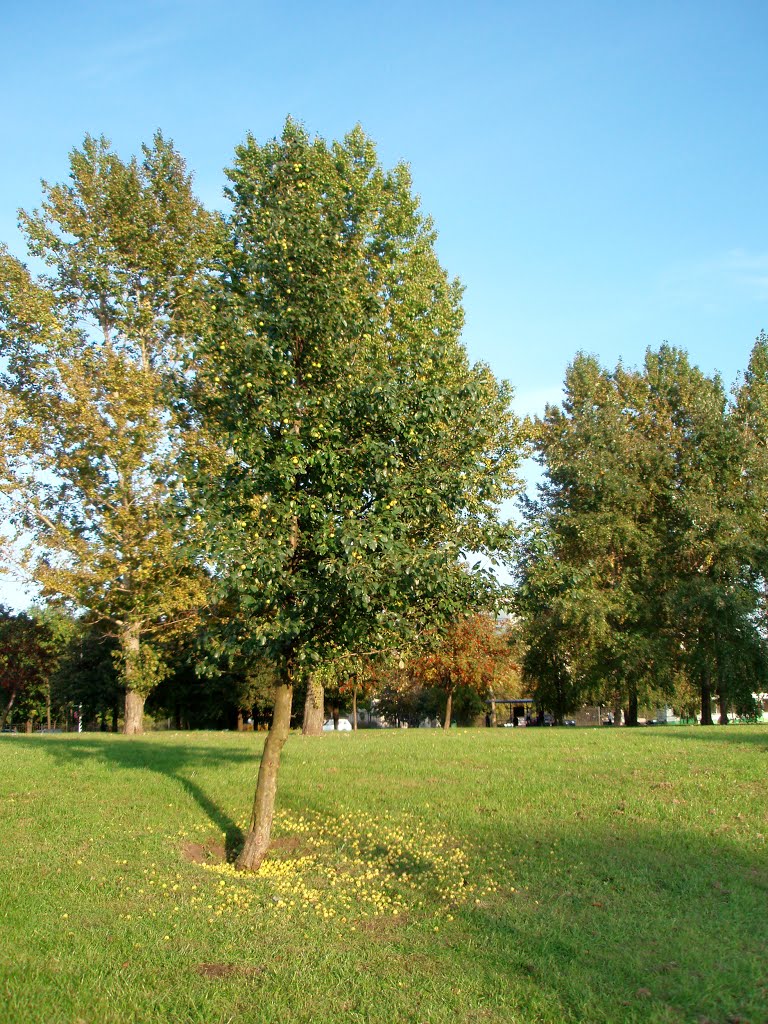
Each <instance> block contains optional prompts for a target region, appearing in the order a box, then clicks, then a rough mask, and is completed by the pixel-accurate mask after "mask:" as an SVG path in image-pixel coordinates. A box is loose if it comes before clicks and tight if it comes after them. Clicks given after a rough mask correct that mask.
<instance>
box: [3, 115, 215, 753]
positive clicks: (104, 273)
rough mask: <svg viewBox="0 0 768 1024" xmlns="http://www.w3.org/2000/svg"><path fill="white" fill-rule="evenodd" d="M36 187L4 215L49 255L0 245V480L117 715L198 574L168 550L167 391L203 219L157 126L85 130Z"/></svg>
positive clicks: (191, 297) (175, 500)
mask: <svg viewBox="0 0 768 1024" xmlns="http://www.w3.org/2000/svg"><path fill="white" fill-rule="evenodd" d="M43 193H44V199H43V202H42V205H41V207H40V209H39V210H36V211H34V212H33V213H31V214H26V213H22V214H21V226H22V228H23V230H24V232H25V234H26V237H27V242H28V246H29V252H30V254H31V255H32V256H33V257H35V258H36V259H37V260H40V261H42V263H43V264H44V265H45V266H46V268H47V271H48V273H47V274H45V275H41V276H40V277H38V278H35V277H33V275H32V274H31V273H30V272H29V270H28V269H27V268H26V266H25V265H24V264H22V263H21V262H20V261H19V260H18V259H16V258H14V257H13V256H12V255H10V253H9V252H8V251H7V250H5V249H0V345H1V348H0V353H1V354H2V357H3V361H4V368H3V373H2V375H1V376H0V426H2V429H3V435H4V437H5V438H6V439H7V444H6V446H5V448H4V450H3V452H2V454H0V493H1V494H2V501H3V507H4V508H3V510H4V512H5V514H6V515H7V517H8V519H9V520H10V522H11V524H12V526H13V527H14V529H15V533H16V540H17V543H18V545H21V548H22V551H21V555H20V558H21V563H22V564H21V569H22V571H23V573H24V574H25V575H26V576H28V577H30V578H31V579H33V580H35V581H36V582H37V583H38V584H39V586H40V588H41V590H42V593H43V595H44V596H50V595H55V596H57V597H59V598H63V599H64V600H65V601H66V602H68V603H69V604H70V605H71V606H72V607H74V608H77V609H87V610H89V611H90V612H92V613H93V614H95V615H98V616H100V617H101V618H102V619H103V620H105V621H107V622H109V623H110V624H111V627H112V628H113V630H114V631H115V633H116V635H117V636H118V638H119V649H120V652H121V659H122V676H123V680H124V683H125V687H126V700H125V731H126V732H127V733H134V732H139V731H141V728H142V714H143V707H144V700H145V697H146V695H147V693H148V691H149V690H150V689H151V687H152V685H153V683H154V681H155V680H156V679H157V678H158V677H159V675H161V674H162V668H161V665H160V661H159V658H158V656H157V654H156V652H153V649H152V646H151V643H145V641H151V638H152V637H153V636H154V635H155V634H156V633H157V632H158V631H160V632H163V633H166V632H167V631H168V630H169V629H171V628H172V624H173V623H174V622H175V621H177V620H178V619H179V617H180V616H183V615H184V614H185V613H186V612H187V611H188V610H189V609H190V608H192V607H194V606H195V605H196V604H197V603H199V602H200V600H201V595H202V589H203V585H204V576H203V574H202V572H201V571H200V570H199V569H197V568H196V567H194V566H193V565H192V564H191V562H190V561H188V560H185V559H184V558H182V557H181V550H182V547H183V544H182V540H183V539H184V537H185V535H186V536H187V537H190V535H192V534H193V533H194V532H195V530H197V531H198V532H199V531H200V524H199V523H198V524H196V523H195V521H194V520H190V521H188V522H186V523H182V520H181V518H180V516H179V508H180V502H179V494H180V493H181V491H182V490H183V488H182V487H181V480H180V474H179V471H178V465H177V462H178V449H179V445H178V442H179V438H180V436H181V434H182V433H183V432H184V429H185V424H184V423H183V422H182V420H181V418H180V417H179V416H178V415H176V412H175V409H174V405H173V402H172V396H173V392H174V389H175V387H176V384H177V378H178V375H179V370H180V365H181V358H182V355H183V353H184V350H185V349H186V348H187V346H188V343H189V339H190V337H191V335H192V333H194V332H195V331H196V330H197V329H198V326H199V323H200V321H201V318H202V317H203V316H204V311H205V305H204V303H203V300H202V297H201V291H200V288H199V283H200V279H201V276H202V274H203V272H204V271H205V269H206V267H207V265H208V264H209V261H210V254H211V251H212V248H211V247H212V244H213V237H214V222H213V221H212V219H211V218H210V217H209V215H208V214H207V213H206V212H205V211H204V210H203V208H202V207H201V206H200V204H199V203H198V201H197V200H196V199H195V197H194V195H193V192H192V186H191V180H190V177H189V175H188V174H187V172H186V170H185V167H184V163H183V161H182V160H181V158H180V157H179V155H178V154H177V153H176V152H175V151H174V149H173V147H172V146H171V144H170V143H168V142H167V141H166V140H165V139H163V137H162V136H161V135H159V134H158V135H156V136H155V139H154V141H153V143H152V145H151V146H145V147H144V148H143V156H142V159H141V160H136V159H131V160H130V161H128V162H124V161H123V160H121V159H120V158H119V157H118V156H117V155H116V154H115V153H114V152H113V150H112V149H111V148H110V146H109V144H108V142H107V141H106V140H104V139H103V138H101V139H93V138H90V137H88V138H86V139H85V142H84V144H83V146H82V148H81V149H79V150H77V149H76V150H74V151H73V152H72V154H71V156H70V177H69V182H68V183H66V184H61V185H48V184H46V183H45V182H44V183H43Z"/></svg>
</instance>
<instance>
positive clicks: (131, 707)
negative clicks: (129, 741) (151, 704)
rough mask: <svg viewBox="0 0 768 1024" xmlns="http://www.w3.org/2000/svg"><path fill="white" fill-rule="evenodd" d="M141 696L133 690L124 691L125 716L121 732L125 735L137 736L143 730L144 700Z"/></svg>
mask: <svg viewBox="0 0 768 1024" xmlns="http://www.w3.org/2000/svg"><path fill="white" fill-rule="evenodd" d="M145 700H146V697H142V695H141V694H140V693H137V692H136V691H135V690H126V691H125V718H124V720H123V732H124V733H125V735H126V736H138V735H140V734H141V733H143V732H144V702H145Z"/></svg>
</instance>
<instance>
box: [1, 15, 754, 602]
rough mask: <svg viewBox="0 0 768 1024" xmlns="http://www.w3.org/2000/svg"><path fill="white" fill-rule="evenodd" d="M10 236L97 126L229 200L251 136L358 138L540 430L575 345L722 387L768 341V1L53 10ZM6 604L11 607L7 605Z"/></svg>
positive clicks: (12, 89) (23, 102)
mask: <svg viewBox="0 0 768 1024" xmlns="http://www.w3.org/2000/svg"><path fill="white" fill-rule="evenodd" d="M4 6H5V8H6V9H5V10H4V13H3V17H2V24H3V33H2V41H1V42H0V85H1V87H2V95H3V96H4V97H5V103H4V105H3V113H2V122H3V124H2V128H3V131H2V138H3V141H4V146H3V150H4V152H3V158H2V159H1V160H0V240H2V241H5V242H6V243H7V244H8V245H9V246H10V248H11V250H12V251H14V252H16V253H17V254H19V255H21V254H22V253H23V244H22V239H21V236H20V235H19V232H18V229H17V227H16V208H17V207H19V206H22V207H25V208H30V207H33V206H34V205H35V204H36V203H37V201H38V200H39V196H40V188H39V182H40V179H41V178H46V179H47V180H49V181H58V180H61V179H62V178H63V177H64V176H65V175H66V173H67V154H68V152H69V150H71V149H72V148H73V147H74V146H76V145H79V143H80V142H81V141H82V138H83V135H84V134H85V133H86V132H90V133H91V134H101V133H103V134H105V135H107V136H108V137H109V138H111V139H112V141H113V143H114V144H115V146H116V147H117V148H118V150H119V151H120V152H121V153H123V154H124V155H125V156H128V155H129V154H131V153H133V152H135V151H136V150H137V149H138V147H139V146H140V144H141V142H142V141H145V140H148V139H150V138H151V136H152V133H153V132H154V130H155V129H156V128H161V129H162V130H163V132H164V133H165V134H166V135H167V136H170V137H171V138H172V139H173V140H174V142H175V143H176V145H177V147H178V148H179V150H180V151H181V152H182V153H183V154H184V156H185V157H186V159H187V161H188V164H189V166H190V169H191V170H192V171H193V172H194V174H195V180H196V185H197V190H198V193H199V195H200V196H201V198H202V199H203V200H204V201H205V202H206V203H208V204H209V205H211V206H217V205H220V203H221V200H220V196H221V188H222V185H223V182H224V173H223V168H224V167H226V166H227V165H228V163H229V162H230V161H231V157H232V152H233V149H234V147H235V145H236V144H237V143H239V142H240V141H242V139H243V137H244V136H245V134H246V132H248V131H250V132H252V133H253V134H254V135H255V136H256V137H257V138H259V139H265V138H268V137H272V136H274V135H276V134H278V133H279V132H280V130H281V127H282V123H283V121H284V119H285V117H286V115H287V114H291V115H292V116H294V117H295V118H297V119H299V120H301V121H303V122H304V123H305V124H306V126H307V128H308V129H309V130H310V131H313V132H317V133H319V134H321V135H323V136H325V137H326V138H333V137H338V136H340V135H342V134H344V132H346V131H347V130H348V129H349V128H350V127H352V125H354V124H355V123H356V122H360V123H361V124H362V125H363V127H364V128H365V130H366V131H367V132H368V133H369V134H370V135H371V136H372V137H373V138H374V139H375V140H376V142H377V144H378V147H379V153H380V156H381V158H382V160H383V162H384V163H385V164H387V165H391V164H393V163H395V162H396V161H398V160H406V161H408V162H409V163H410V165H411V168H412V173H413V178H414V183H415V187H416V189H417V191H418V192H419V193H420V195H421V197H422V203H423V207H424V209H425V210H426V211H427V212H428V213H430V214H431V215H432V216H433V217H434V219H435V222H436V225H437V228H438V230H439V232H440V237H439V243H438V244H439V251H440V255H441V258H442V261H443V263H444V265H445V266H446V267H447V268H448V270H449V271H450V272H451V273H452V274H455V275H458V276H459V277H460V278H461V280H462V281H463V282H464V284H465V285H466V295H465V308H466V312H467V328H466V333H465V341H466V344H467V347H468V349H469V351H470V354H471V356H472V357H473V358H475V359H483V360H485V361H487V362H488V363H490V365H491V367H492V368H493V370H494V371H495V372H496V374H497V375H498V376H501V377H505V378H507V379H509V380H510V381H511V382H512V384H513V385H514V387H515V389H516V392H517V399H516V404H517V407H518V408H519V409H520V411H523V412H540V411H542V410H543V406H544V402H545V401H547V400H552V401H557V400H558V397H559V389H560V383H561V381H562V378H563V373H564V370H565V367H566V365H567V364H568V362H569V361H570V360H571V359H572V358H573V355H574V354H575V353H576V352H577V351H578V350H579V349H583V350H586V351H589V352H593V353H595V354H596V355H597V356H598V357H599V358H600V359H601V360H602V361H603V362H604V363H606V364H610V365H613V364H615V363H616V361H617V360H618V359H619V358H622V359H623V360H624V361H625V362H626V363H628V364H630V365H634V364H637V363H638V362H639V361H641V360H642V356H643V353H644V351H645V349H646V348H647V347H648V346H651V347H655V346H657V345H659V344H660V343H661V342H662V341H665V340H666V341H669V342H671V343H672V344H675V345H678V346H680V347H682V348H685V349H687V350H688V352H689V353H690V355H691V357H692V359H693V361H694V362H696V363H698V364H699V365H700V366H701V367H702V368H703V369H705V370H706V371H708V372H709V371H714V370H719V371H720V372H721V373H722V375H723V377H724V379H725V381H726V383H728V384H730V383H731V382H732V381H733V380H734V379H735V377H736V375H737V372H738V371H740V370H742V369H743V368H744V366H745V365H746V361H747V358H748V356H749V351H750V349H751V346H752V343H753V341H754V338H755V336H756V335H757V334H758V333H759V331H760V330H761V329H762V328H763V327H765V328H768V234H767V232H766V226H767V224H766V220H767V214H766V168H768V132H766V110H767V109H768V103H767V102H766V101H767V100H768V85H766V75H765V51H766V40H768V5H766V4H765V3H764V0H760V2H752V0H733V2H732V3H730V4H726V3H725V2H713V0H697V2H677V0H666V2H655V0H643V2H635V0H628V2H623V3H617V2H615V0H612V2H596V0H571V2H549V0H539V2H535V3H534V2H528V0H526V2H515V0H508V2H506V3H502V2H489V0H485V2H484V0H478V2H475V3H473V4H469V3H455V2H451V0H443V2H441V3H436V2H432V0H424V2H419V0H410V2H408V3H406V2H402V0H393V2H390V3H386V4H385V3H379V2H370V3H365V2H361V0H358V2H356V3H352V2H349V3H347V2H336V0H328V2H324V3H311V2H307V0H294V2H293V3H292V4H287V5H283V4H276V3H261V2H257V0H254V2H251V3H248V2H243V0H232V2H229V3H227V4H225V5H215V4H213V3H206V2H202V0H133V2H131V3H125V2H121V0H117V2H114V0H113V2H110V3H104V2H103V0H102V2H98V3H97V2H92V0H88V2H79V3H70V4H63V3H60V2H52V0H44V2H38V3H30V4H29V5H22V4H14V5H10V4H8V5H4ZM0 599H2V595H1V594H0Z"/></svg>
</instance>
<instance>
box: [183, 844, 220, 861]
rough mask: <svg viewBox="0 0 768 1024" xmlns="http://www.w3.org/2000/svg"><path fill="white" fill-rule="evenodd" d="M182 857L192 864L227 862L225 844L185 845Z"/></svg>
mask: <svg viewBox="0 0 768 1024" xmlns="http://www.w3.org/2000/svg"><path fill="white" fill-rule="evenodd" d="M181 855H182V857H183V858H184V860H188V861H190V862H191V863H192V864H224V863H226V860H227V851H226V850H225V849H224V844H223V843H184V844H183V845H182V847H181Z"/></svg>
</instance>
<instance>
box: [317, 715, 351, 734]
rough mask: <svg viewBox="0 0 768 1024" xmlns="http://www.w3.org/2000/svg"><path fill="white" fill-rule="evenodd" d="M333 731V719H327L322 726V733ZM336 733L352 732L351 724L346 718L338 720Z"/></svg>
mask: <svg viewBox="0 0 768 1024" xmlns="http://www.w3.org/2000/svg"><path fill="white" fill-rule="evenodd" d="M334 731H335V730H334V728H333V719H332V718H329V719H328V721H327V722H326V723H325V725H324V726H323V732H334ZM338 731H339V732H352V723H351V722H350V720H349V719H348V718H340V719H339V728H338Z"/></svg>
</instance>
